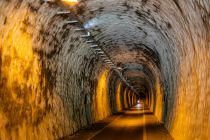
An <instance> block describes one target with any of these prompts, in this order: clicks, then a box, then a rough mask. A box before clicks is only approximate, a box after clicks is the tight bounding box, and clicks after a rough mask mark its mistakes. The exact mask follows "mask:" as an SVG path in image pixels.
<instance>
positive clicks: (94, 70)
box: [0, 0, 119, 140]
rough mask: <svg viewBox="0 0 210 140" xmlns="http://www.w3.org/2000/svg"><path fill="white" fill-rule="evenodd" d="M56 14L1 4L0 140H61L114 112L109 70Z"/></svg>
mask: <svg viewBox="0 0 210 140" xmlns="http://www.w3.org/2000/svg"><path fill="white" fill-rule="evenodd" d="M60 9H61V7H60V6H58V5H54V4H47V3H43V2H42V1H36V0H30V1H19V0H10V1H8V0H1V1H0V120H1V121H0V130H1V131H0V139H2V140H7V139H16V140H24V139H25V140H26V139H31V140H32V139H40V140H41V139H43V140H46V139H58V138H62V137H65V136H68V135H71V134H73V133H75V132H76V131H78V130H79V129H81V128H83V127H87V126H88V125H90V124H92V123H94V122H96V121H98V120H101V119H104V118H105V117H107V116H109V115H111V114H113V113H115V112H116V111H117V110H116V111H112V110H111V104H110V99H111V98H114V97H115V96H114V95H115V94H116V91H115V90H112V91H109V83H110V81H109V77H110V76H109V75H110V73H112V70H111V69H110V68H109V67H106V66H104V65H102V64H103V62H102V61H101V60H100V59H99V58H98V57H97V56H96V55H95V54H94V52H93V50H91V49H90V47H89V46H88V44H87V43H85V40H84V39H82V38H80V35H81V33H79V32H75V31H74V29H75V28H76V26H71V25H65V24H64V21H65V20H67V19H68V17H67V16H58V15H56V12H57V11H59V10H60ZM113 75H116V74H115V73H113ZM116 77H117V76H116ZM116 79H118V80H119V78H116ZM111 92H112V93H111Z"/></svg>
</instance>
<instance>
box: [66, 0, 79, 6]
mask: <svg viewBox="0 0 210 140" xmlns="http://www.w3.org/2000/svg"><path fill="white" fill-rule="evenodd" d="M62 2H65V3H68V4H70V5H74V4H77V3H78V0H62Z"/></svg>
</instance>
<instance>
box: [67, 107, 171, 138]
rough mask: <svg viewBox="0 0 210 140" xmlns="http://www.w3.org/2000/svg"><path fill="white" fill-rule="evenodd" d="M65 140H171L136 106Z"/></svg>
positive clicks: (149, 115)
mask: <svg viewBox="0 0 210 140" xmlns="http://www.w3.org/2000/svg"><path fill="white" fill-rule="evenodd" d="M65 140H173V139H172V137H171V136H170V134H169V133H168V131H167V130H166V129H165V128H164V126H163V124H161V123H159V122H158V121H157V118H156V117H155V116H154V115H153V114H152V113H151V112H150V111H149V110H148V108H147V107H145V106H143V105H141V104H138V105H137V106H135V107H133V108H131V109H130V110H126V111H125V112H124V113H122V114H120V115H115V116H112V117H109V118H107V119H105V120H103V121H101V122H98V123H96V124H95V125H94V126H93V128H89V129H85V130H81V131H79V132H78V133H76V134H75V135H73V136H70V137H68V138H66V139H65Z"/></svg>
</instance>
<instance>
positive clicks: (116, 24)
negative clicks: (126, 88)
mask: <svg viewBox="0 0 210 140" xmlns="http://www.w3.org/2000/svg"><path fill="white" fill-rule="evenodd" d="M209 7H210V2H209V0H129V1H127V0H113V1H110V0H103V1H99V0H89V1H82V4H81V5H80V7H79V8H83V12H80V13H79V15H82V16H83V17H82V18H83V19H84V22H87V23H88V22H94V24H96V26H93V27H92V28H91V29H92V32H93V33H94V35H95V36H96V37H95V38H97V39H98V40H100V43H101V44H104V46H105V47H104V49H106V50H107V52H109V53H110V54H112V57H113V58H114V59H115V60H116V61H118V62H119V65H121V66H122V67H123V66H125V65H126V64H128V63H135V64H144V65H146V67H148V68H149V69H150V70H151V71H152V74H153V76H154V77H156V78H155V80H154V83H153V84H151V85H152V86H150V88H153V89H154V90H153V92H151V93H150V94H149V96H148V97H151V98H149V100H148V104H149V105H150V108H151V110H152V111H154V114H155V115H156V116H157V117H158V119H159V120H160V121H162V122H164V123H165V127H166V128H167V129H168V130H169V132H170V133H171V135H172V136H173V138H174V139H177V140H182V139H183V140H189V139H208V138H209V132H208V131H209V127H210V125H209V124H210V120H209V108H210V102H209V99H210V97H209V95H210V94H209V93H210V88H209V83H210V78H209V77H210V76H209V75H210V71H209V67H210V64H209V60H210V47H209V46H210V32H209V31H210V16H209V15H210V8H209ZM79 8H78V9H79ZM95 22H98V24H97V23H95ZM142 44H143V45H142ZM140 49H142V50H144V53H143V54H142V53H141V52H140V51H139V50H140ZM145 49H151V50H152V51H153V52H155V53H157V58H159V59H157V60H159V61H156V60H155V63H152V64H151V63H149V62H150V61H152V62H153V60H154V59H156V56H155V55H152V54H150V57H149V59H147V57H146V55H144V54H145V52H146V51H145ZM139 55H140V56H139ZM133 57H134V58H133ZM123 64H124V65H123ZM151 65H152V66H151ZM131 69H132V67H131ZM140 71H141V70H140ZM145 75H148V74H147V73H145ZM149 79H150V80H151V81H153V79H152V78H151V77H149ZM153 106H154V108H153Z"/></svg>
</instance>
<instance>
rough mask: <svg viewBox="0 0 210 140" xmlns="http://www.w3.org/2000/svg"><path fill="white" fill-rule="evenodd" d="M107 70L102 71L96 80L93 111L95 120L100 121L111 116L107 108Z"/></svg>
mask: <svg viewBox="0 0 210 140" xmlns="http://www.w3.org/2000/svg"><path fill="white" fill-rule="evenodd" d="M107 77H108V70H104V71H103V72H102V73H101V74H100V76H99V79H98V84H97V88H96V96H95V97H94V98H95V100H96V102H94V103H93V108H94V109H95V110H96V111H95V113H96V114H95V119H96V120H101V119H103V118H105V117H107V116H109V115H110V114H111V111H110V107H109V102H110V101H109V95H108V90H107V89H108V87H107V86H108V85H107V84H108V79H107Z"/></svg>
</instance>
